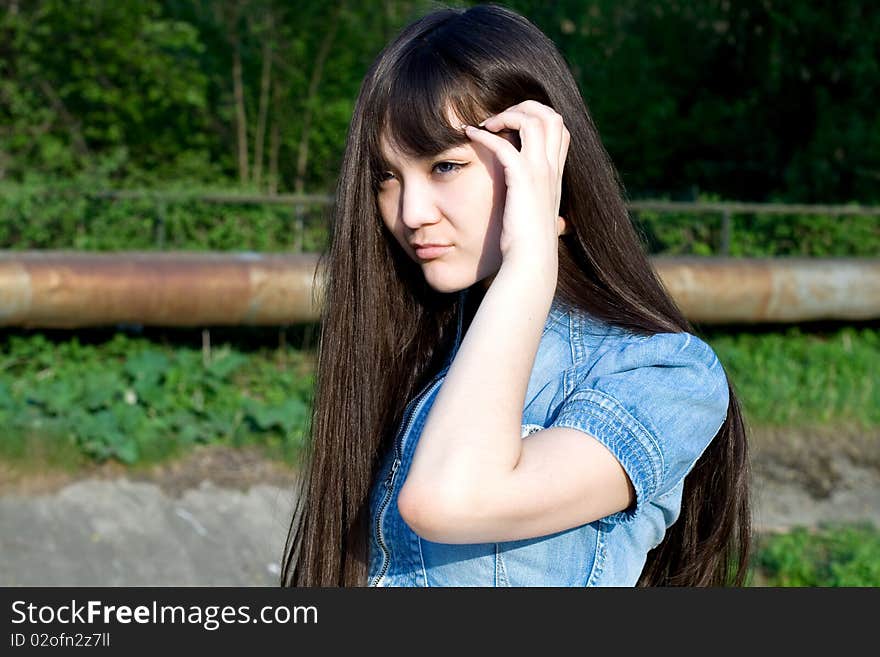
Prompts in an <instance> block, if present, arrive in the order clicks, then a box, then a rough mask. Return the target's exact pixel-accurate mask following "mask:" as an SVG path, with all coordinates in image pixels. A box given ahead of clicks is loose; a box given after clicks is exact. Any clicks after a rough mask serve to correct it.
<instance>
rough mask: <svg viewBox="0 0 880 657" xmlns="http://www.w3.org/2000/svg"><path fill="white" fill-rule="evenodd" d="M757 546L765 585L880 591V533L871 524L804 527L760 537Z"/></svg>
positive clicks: (757, 566)
mask: <svg viewBox="0 0 880 657" xmlns="http://www.w3.org/2000/svg"><path fill="white" fill-rule="evenodd" d="M756 547H757V549H756V551H755V556H754V559H753V560H752V567H753V569H754V575H755V581H756V583H757V584H758V585H761V586H872V587H873V586H880V531H878V530H877V528H876V527H873V526H871V525H844V524H835V525H824V526H822V527H820V528H819V529H818V530H809V529H806V528H803V527H799V528H795V529H793V530H792V531H790V532H788V533H784V534H771V535H766V536H759V537H757V540H756Z"/></svg>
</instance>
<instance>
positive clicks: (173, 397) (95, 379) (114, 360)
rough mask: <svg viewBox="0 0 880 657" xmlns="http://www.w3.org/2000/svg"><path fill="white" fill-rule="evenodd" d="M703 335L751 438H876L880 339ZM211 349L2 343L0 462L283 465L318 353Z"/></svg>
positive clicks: (101, 335)
mask: <svg viewBox="0 0 880 657" xmlns="http://www.w3.org/2000/svg"><path fill="white" fill-rule="evenodd" d="M291 331H294V332H295V331H300V332H302V328H298V329H291ZM702 335H703V337H704V338H705V339H706V340H707V342H708V343H709V344H710V345H711V346H712V347H713V348H714V349H715V351H716V353H717V354H718V357H719V358H720V359H721V362H722V363H723V364H724V366H725V368H726V369H727V372H728V374H729V376H730V377H731V380H732V381H733V383H734V386H735V388H736V390H737V393H738V395H739V397H740V400H741V402H742V404H743V408H744V412H745V415H746V420H747V421H748V422H749V423H750V424H751V425H752V426H753V427H754V426H774V427H789V428H797V427H811V428H815V427H817V426H827V427H840V426H844V425H846V426H858V427H863V428H876V427H880V386H878V385H877V376H876V372H878V371H880V330H878V329H877V328H873V327H870V326H861V327H853V326H845V327H830V328H829V327H826V328H825V329H823V330H821V331H813V332H809V333H807V332H805V331H804V330H802V329H801V328H798V327H784V328H781V329H778V330H767V329H765V330H763V332H753V333H744V332H738V333H735V332H731V331H725V330H723V329H710V330H706V331H703V332H702ZM211 336H212V343H213V344H212V347H211V349H210V352H209V353H208V352H205V351H203V349H202V345H201V334H200V333H199V332H198V331H176V332H166V331H156V332H154V334H152V335H151V334H148V333H146V334H143V335H134V336H132V335H128V334H126V333H123V332H115V331H112V330H108V331H103V332H102V331H83V332H77V333H67V332H61V331H54V332H53V331H49V332H47V331H5V332H2V333H0V423H2V426H4V434H3V438H2V439H0V458H3V459H6V460H19V461H23V460H39V459H54V461H55V462H57V463H58V464H63V463H68V464H69V465H71V467H73V465H74V464H75V463H77V462H79V460H78V459H79V457H78V456H76V454H77V452H79V453H81V454H82V455H84V456H85V457H87V458H88V459H91V460H93V461H103V460H107V459H116V460H118V461H121V462H123V463H128V464H133V463H136V462H140V461H161V460H164V459H169V458H173V457H176V456H179V455H180V454H181V453H183V452H185V451H186V450H187V449H188V448H189V447H191V446H192V445H196V444H202V443H222V444H228V445H243V444H258V445H263V446H264V447H266V448H267V449H269V450H270V451H273V452H274V453H275V454H277V455H278V456H279V457H280V458H284V459H286V460H292V459H293V458H294V457H295V455H296V453H297V452H298V450H299V449H300V448H301V447H302V445H303V442H304V440H305V436H306V435H307V423H308V420H309V409H310V407H311V400H312V395H313V386H314V371H313V360H314V352H313V351H311V350H309V349H305V350H303V349H300V348H299V347H300V344H301V342H302V340H298V339H293V340H291V342H290V344H284V345H279V344H278V332H277V330H262V332H261V331H259V330H238V329H226V330H212V331H211ZM294 345H296V346H294ZM307 346H308V345H307ZM41 455H42V456H41Z"/></svg>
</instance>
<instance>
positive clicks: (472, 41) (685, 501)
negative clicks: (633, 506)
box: [281, 5, 751, 586]
mask: <svg viewBox="0 0 880 657" xmlns="http://www.w3.org/2000/svg"><path fill="white" fill-rule="evenodd" d="M528 99H533V100H537V101H538V102H541V103H544V104H546V105H548V106H550V107H552V108H554V109H555V110H556V111H557V112H558V113H559V114H561V115H562V117H563V119H564V121H565V125H566V127H567V128H568V130H569V132H570V134H571V143H570V146H569V150H568V155H567V158H566V164H565V169H564V177H563V185H562V199H561V207H560V214H561V215H562V216H563V217H565V218H566V219H567V220H568V222H569V225H570V229H569V231H568V233H567V234H566V235H564V236H562V237H561V238H560V241H559V276H558V287H557V296H558V297H559V298H560V300H561V301H563V302H564V303H566V304H568V305H569V306H571V307H575V308H580V309H583V310H585V311H587V312H588V313H590V314H592V315H593V316H595V317H597V318H599V319H601V320H604V321H605V322H607V323H609V324H612V325H615V326H618V327H622V328H625V329H627V330H629V331H632V332H634V333H638V334H641V335H653V334H655V333H662V332H680V331H687V332H690V333H693V332H694V330H693V327H692V326H691V325H690V323H689V322H688V321H687V319H685V317H684V316H683V314H682V313H681V311H680V310H679V308H678V307H677V306H676V304H675V302H674V301H673V300H672V298H671V297H670V295H669V294H668V292H667V291H666V290H665V289H664V287H663V284H662V283H661V281H660V279H659V278H658V276H657V274H656V272H655V270H654V269H653V268H652V266H651V263H650V261H649V259H648V256H647V254H646V251H645V248H644V246H643V245H642V242H641V241H640V240H639V237H638V233H637V232H636V230H635V228H634V226H633V224H632V222H631V220H630V217H629V214H628V212H627V209H626V205H625V203H624V198H623V188H622V185H621V183H620V180H619V178H618V175H617V172H616V171H615V169H614V167H613V166H612V164H611V161H610V158H609V157H608V154H607V153H606V151H605V149H604V147H603V145H602V143H601V141H600V139H599V135H598V133H597V131H596V128H595V126H594V124H593V121H592V119H591V117H590V114H589V112H588V110H587V108H586V106H585V104H584V101H583V99H582V97H581V94H580V91H579V89H578V86H577V83H576V82H575V80H574V78H573V77H572V75H571V72H570V71H569V68H568V66H567V64H566V62H565V60H564V58H563V56H562V55H561V53H560V52H559V51H558V50H557V48H556V46H555V45H554V43H553V42H552V41H551V40H550V39H549V38H548V37H547V36H546V35H545V34H544V33H543V32H541V30H540V29H538V28H537V27H536V26H535V25H533V24H532V23H531V22H529V21H528V20H527V19H525V18H524V17H522V16H520V15H518V14H516V13H515V12H513V11H511V10H509V9H506V8H504V7H500V6H497V5H480V6H475V7H472V8H470V9H467V10H464V9H457V8H445V7H441V8H439V9H436V10H434V11H432V12H431V13H429V14H427V15H425V16H423V17H421V18H419V19H417V20H415V21H414V22H412V23H411V24H410V25H408V26H407V27H405V28H404V29H403V30H402V31H401V32H400V33H399V34H398V35H397V37H396V38H395V39H393V40H392V42H391V43H390V44H388V45H387V46H386V47H385V49H384V50H383V51H382V52H381V53H380V54H379V56H378V57H377V58H376V60H375V61H374V62H373V64H372V66H371V67H370V69H369V71H368V72H367V74H366V76H365V78H364V80H363V83H362V86H361V88H360V92H359V94H358V98H357V102H356V105H355V108H354V113H353V116H352V119H351V124H350V127H349V132H348V138H347V142H346V148H345V154H344V157H343V160H342V165H341V170H340V175H339V178H338V183H337V187H336V199H335V205H334V207H333V209H332V213H331V214H332V216H331V238H330V246H329V249H328V250H327V251H326V252H325V253H324V254H322V256H321V258H320V263H319V267H318V270H319V272H320V273H321V274H322V276H321V278H322V285H321V289H320V292H321V294H322V295H323V296H322V299H321V300H320V305H321V308H322V313H321V331H320V338H319V341H318V347H317V348H318V361H317V362H318V365H317V376H316V386H315V399H314V405H313V409H312V416H311V426H310V441H309V446H308V449H307V450H306V451H305V452H304V454H303V459H302V461H301V469H300V472H301V476H300V478H299V479H298V482H299V486H298V490H297V491H295V494H296V498H295V508H294V512H293V517H292V520H291V524H290V531H289V534H288V537H287V542H286V545H285V549H284V556H283V562H282V573H281V583H282V585H286V586H365V585H366V583H367V572H368V538H369V531H370V527H369V517H368V516H369V491H370V486H371V483H372V481H373V477H374V474H375V471H376V469H377V467H378V464H379V459H380V456H381V454H382V453H383V452H384V450H386V449H387V448H388V446H389V445H390V441H391V440H392V436H393V434H394V432H395V429H396V428H397V426H398V424H399V423H400V421H401V419H402V413H403V409H404V406H405V404H406V402H407V401H408V400H409V399H410V398H411V397H412V396H414V394H415V393H416V392H417V390H418V389H419V388H420V387H421V386H422V385H423V384H424V383H425V381H426V380H427V379H428V377H430V376H431V375H432V374H433V373H436V372H437V370H439V368H440V367H441V366H442V364H443V358H444V356H445V355H446V354H447V353H448V351H449V349H450V348H451V346H452V340H454V338H455V326H454V325H455V318H456V314H457V311H458V304H459V303H461V302H462V301H461V295H458V294H455V293H451V294H448V293H439V292H436V291H434V290H432V289H431V288H430V287H429V286H428V285H427V283H426V282H425V280H424V276H423V275H422V272H421V270H420V268H419V267H418V265H416V263H414V262H413V261H412V260H411V259H410V258H409V257H408V256H407V255H406V254H405V253H404V251H403V250H402V248H401V247H400V245H399V244H398V243H397V242H396V240H395V239H394V237H393V236H392V235H391V233H390V232H389V231H388V230H387V228H386V227H385V226H384V224H383V222H382V220H381V218H380V214H379V210H378V206H377V203H376V194H375V192H376V187H375V185H376V176H377V174H378V173H379V172H380V171H381V158H380V155H379V153H380V150H379V135H380V134H381V133H382V131H383V130H387V134H388V136H389V138H390V139H391V141H392V142H393V143H394V145H395V146H396V147H397V148H399V149H401V150H403V151H404V152H405V153H407V154H409V155H418V156H422V157H426V156H430V155H434V154H437V153H439V152H441V151H443V150H445V149H447V148H449V147H451V146H454V145H458V144H461V143H465V142H468V138H467V137H466V136H464V135H463V134H462V133H461V131H460V130H459V129H458V128H457V127H456V126H453V125H450V124H449V123H448V118H447V114H446V110H447V108H452V110H453V111H454V113H455V114H456V115H457V116H458V117H459V118H460V119H462V120H463V121H464V122H466V123H469V124H471V125H475V124H477V123H479V122H480V121H482V120H483V119H484V118H486V117H487V116H490V115H492V114H496V113H498V112H501V111H503V110H504V109H506V108H508V107H510V106H512V105H515V104H517V103H519V102H522V101H524V100H528ZM728 382H729V378H728ZM728 387H729V399H730V402H729V407H728V412H727V418H726V420H725V421H724V424H723V425H722V426H721V429H720V430H719V431H718V433H717V435H716V436H715V437H714V439H713V440H712V442H711V444H710V445H709V447H708V448H707V449H706V450H705V451H704V452H703V454H702V456H701V457H700V459H699V460H698V461H697V463H696V465H695V466H694V468H693V470H692V471H691V472H690V473H689V474H688V475H687V477H686V478H685V484H684V493H683V496H682V507H681V513H680V515H679V518H678V520H677V521H676V522H675V524H673V526H672V527H671V528H669V529H668V530H667V532H666V535H665V537H664V539H663V541H662V542H661V543H660V545H658V546H657V547H656V548H654V549H653V550H651V552H650V553H649V554H648V557H647V562H646V564H645V568H644V570H643V572H642V574H641V577H640V579H639V582H638V584H639V585H640V586H657V585H684V586H706V585H737V586H741V585H743V584H744V582H745V577H746V573H747V566H748V560H749V547H750V534H751V529H750V509H749V494H748V482H749V462H748V449H747V448H748V445H747V436H746V429H745V425H744V423H743V418H742V414H741V411H740V406H739V402H738V401H737V398H736V396H735V395H734V391H733V388H732V386H731V385H730V384H729V383H728Z"/></svg>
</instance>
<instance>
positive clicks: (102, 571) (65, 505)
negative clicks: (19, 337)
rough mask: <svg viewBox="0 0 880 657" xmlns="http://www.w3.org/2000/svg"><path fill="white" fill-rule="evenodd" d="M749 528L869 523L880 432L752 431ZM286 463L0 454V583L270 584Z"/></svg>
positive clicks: (283, 518)
mask: <svg viewBox="0 0 880 657" xmlns="http://www.w3.org/2000/svg"><path fill="white" fill-rule="evenodd" d="M751 447H752V450H751V454H752V457H751V481H752V488H751V490H752V493H751V504H752V509H753V526H754V528H755V530H756V531H757V532H773V531H786V530H788V529H790V528H792V527H794V526H806V527H817V526H819V525H821V524H825V523H839V522H847V523H851V522H859V523H862V522H870V523H873V524H874V525H875V526H877V527H880V432H874V433H865V432H859V431H855V430H853V431H846V430H842V429H837V430H835V431H829V430H817V431H799V432H791V431H781V430H780V431H770V430H762V431H754V432H752V440H751ZM295 482H296V472H295V471H294V470H293V469H292V468H290V467H288V466H285V465H283V464H281V463H278V462H275V461H272V460H269V459H267V458H265V457H263V456H262V455H261V453H260V451H259V450H257V449H254V448H242V449H229V448H220V447H203V448H200V449H197V450H196V451H193V452H191V453H190V454H189V455H187V456H186V457H184V458H182V459H179V460H177V461H174V462H169V463H165V464H162V465H158V466H152V467H142V468H126V467H123V466H121V465H119V464H104V465H101V466H90V467H88V468H84V469H81V470H79V471H77V472H76V473H65V472H59V471H47V470H40V471H33V470H32V471H30V472H22V471H20V470H14V469H11V468H10V467H9V466H8V465H4V464H2V463H0V586H46V585H50V586H277V584H278V580H279V575H280V572H281V571H280V557H281V554H282V550H283V546H284V541H285V538H286V536H287V529H288V526H289V522H290V517H291V512H292V502H293V487H294V483H295Z"/></svg>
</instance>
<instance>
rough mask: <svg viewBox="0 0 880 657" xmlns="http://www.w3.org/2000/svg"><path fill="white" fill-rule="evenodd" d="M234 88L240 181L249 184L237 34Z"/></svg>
mask: <svg viewBox="0 0 880 657" xmlns="http://www.w3.org/2000/svg"><path fill="white" fill-rule="evenodd" d="M232 48H233V54H232V86H233V90H234V92H235V122H236V128H237V133H238V179H239V181H240V182H241V183H242V184H247V182H248V178H249V175H248V143H247V115H246V114H245V110H244V83H243V81H242V74H241V42H240V41H239V39H238V35H237V34H236V35H235V36H234V37H233V42H232Z"/></svg>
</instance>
